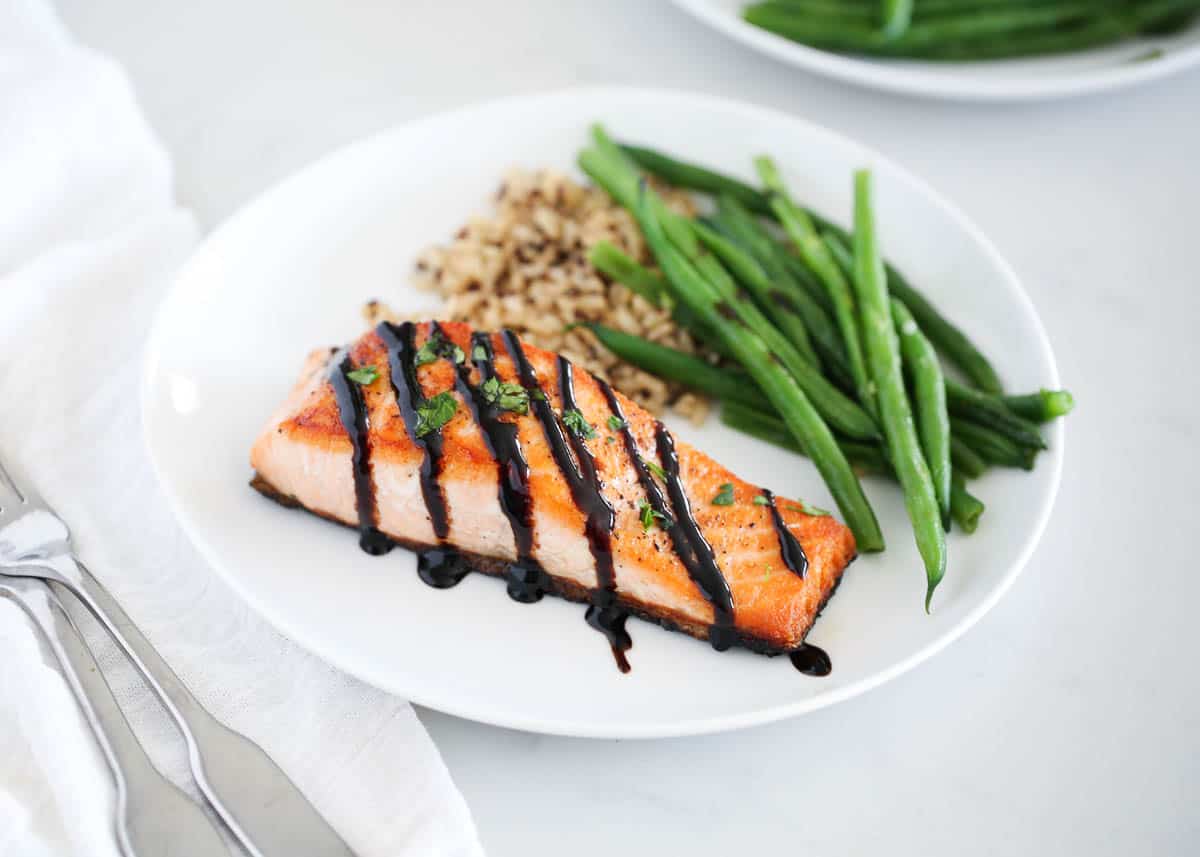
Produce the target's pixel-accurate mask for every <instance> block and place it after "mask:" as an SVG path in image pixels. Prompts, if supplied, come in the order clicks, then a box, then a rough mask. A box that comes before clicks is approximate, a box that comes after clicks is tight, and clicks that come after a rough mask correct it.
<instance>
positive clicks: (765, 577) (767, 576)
mask: <svg viewBox="0 0 1200 857" xmlns="http://www.w3.org/2000/svg"><path fill="white" fill-rule="evenodd" d="M772 571H773V569H772V568H771V564H770V563H767V570H766V571H765V572H764V573H763V580H770V579H771V572H772Z"/></svg>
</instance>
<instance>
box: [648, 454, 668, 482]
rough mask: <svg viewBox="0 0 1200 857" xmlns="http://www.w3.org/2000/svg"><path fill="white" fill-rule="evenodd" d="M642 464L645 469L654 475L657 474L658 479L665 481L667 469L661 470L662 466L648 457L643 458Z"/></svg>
mask: <svg viewBox="0 0 1200 857" xmlns="http://www.w3.org/2000/svg"><path fill="white" fill-rule="evenodd" d="M642 464H644V465H646V469H647V470H649V471H650V472H651V473H653V474H654V475H655V476H657V477H658V478H659V479H661V480H662V481H663V482H666V481H667V471H665V470H663V469H662V467H661V466H659V464H658V462H657V461H651V460H650V459H648V458H643V459H642Z"/></svg>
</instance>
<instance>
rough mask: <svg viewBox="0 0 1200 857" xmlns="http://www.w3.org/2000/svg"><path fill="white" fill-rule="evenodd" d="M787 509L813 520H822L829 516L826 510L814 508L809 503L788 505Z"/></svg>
mask: <svg viewBox="0 0 1200 857" xmlns="http://www.w3.org/2000/svg"><path fill="white" fill-rule="evenodd" d="M787 508H788V511H791V512H801V513H803V514H805V515H812V516H813V517H814V518H823V517H828V516H829V515H830V513H829V512H827V511H826V510H824V509H822V508H820V507H819V506H814V505H812V504H811V503H788V504H787Z"/></svg>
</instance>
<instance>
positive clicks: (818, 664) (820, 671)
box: [788, 643, 833, 678]
mask: <svg viewBox="0 0 1200 857" xmlns="http://www.w3.org/2000/svg"><path fill="white" fill-rule="evenodd" d="M788 660H790V661H791V662H792V666H794V667H795V668H796V669H798V670H800V672H802V673H804V674H805V675H811V676H817V677H818V678H820V677H821V676H827V675H829V673H831V672H832V671H833V661H831V660H829V655H827V654H826V653H825V650H824V649H822V648H820V647H819V646H814V645H813V644H812V643H801V644H800V648H798V649H796V651H794V652H792V653H791V654H789V655H788Z"/></svg>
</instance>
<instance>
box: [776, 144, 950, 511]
mask: <svg viewBox="0 0 1200 857" xmlns="http://www.w3.org/2000/svg"><path fill="white" fill-rule="evenodd" d="M754 165H755V167H756V168H757V169H758V175H759V177H760V178H761V179H762V183H763V186H764V187H765V188H766V189H767V194H768V199H769V200H770V202H771V210H772V211H774V212H775V216H776V218H778V220H779V222H780V223H781V224H782V225H783V229H784V231H785V232H786V233H787V236H788V238H790V239H791V240H792V244H793V245H794V246H795V248H796V250H798V251H799V253H800V256H801V258H802V259H804V261H805V263H806V264H807V265H808V267H809V268H810V269H811V270H812V271H813V273H814V274H816V275H817V278H818V279H820V281H821V282H822V283H823V284H824V286H825V290H826V294H828V295H829V302H830V304H831V305H832V306H833V310H834V313H833V314H834V318H835V319H836V320H837V325H838V329H839V330H840V331H841V334H842V346H843V347H844V348H845V350H846V358H847V361H848V363H849V365H850V377H851V378H852V379H853V381H854V388H855V391H856V392H857V393H858V400H859V401H860V402H862V404H863V407H865V408H866V409H867V413H869V414H871V415H872V416H878V414H877V411H876V406H875V390H874V389H873V388H872V387H871V381H870V378H868V377H867V364H866V362H865V361H864V359H863V352H862V343H861V342H860V341H859V338H858V319H857V317H856V316H855V312H854V298H853V297H852V296H851V294H850V284H849V283H847V282H846V278H845V277H844V276H843V275H842V270H841V268H839V267H838V264H837V261H836V260H835V259H834V258H833V255H832V254H831V253H830V252H829V247H828V246H826V244H825V242H824V241H822V240H821V236H820V235H818V234H817V228H816V226H815V225H813V222H812V218H811V217H809V216H808V213H807V212H806V211H805V210H804V209H802V208H800V206H798V205H796V204H795V203H794V202H792V199H791V197H790V196H788V192H787V188H786V187H785V186H784V184H783V179H782V178H780V176H779V170H778V169H777V168H776V167H775V163H774V162H773V161H772V160H771V159H770V158H768V157H766V156H765V155H762V156H759V157H757V158H755V159H754ZM946 496H947V499H948V498H949V486H948V485H947V491H946Z"/></svg>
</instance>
